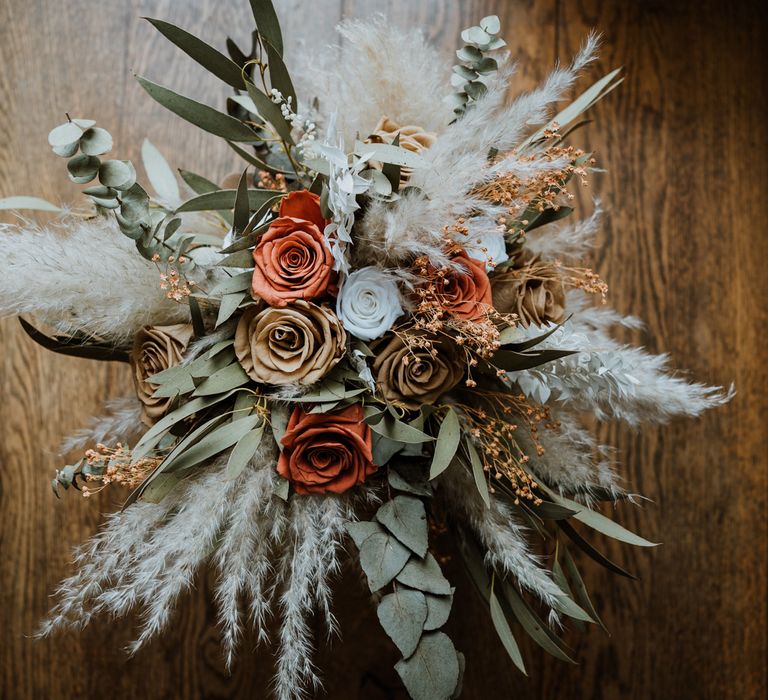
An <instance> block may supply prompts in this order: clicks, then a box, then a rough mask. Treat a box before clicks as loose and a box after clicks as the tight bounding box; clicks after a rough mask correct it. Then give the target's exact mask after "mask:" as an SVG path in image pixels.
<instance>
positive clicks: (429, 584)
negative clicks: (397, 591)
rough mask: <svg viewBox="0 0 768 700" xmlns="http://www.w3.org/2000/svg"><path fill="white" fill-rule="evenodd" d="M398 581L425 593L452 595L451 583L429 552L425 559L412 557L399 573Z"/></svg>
mask: <svg viewBox="0 0 768 700" xmlns="http://www.w3.org/2000/svg"><path fill="white" fill-rule="evenodd" d="M397 581H398V583H402V584H403V585H404V586H409V587H410V588H415V589H416V590H417V591H422V592H424V593H433V594H435V595H450V593H451V584H450V583H448V580H447V579H446V578H445V576H443V572H442V571H441V570H440V565H439V564H438V563H437V560H436V559H435V558H434V557H433V556H432V555H431V554H429V553H427V555H426V557H424V559H423V560H421V559H416V558H415V557H411V559H410V561H409V562H408V563H407V564H406V565H405V567H404V568H403V570H402V571H401V572H400V573H399V574H398V575H397Z"/></svg>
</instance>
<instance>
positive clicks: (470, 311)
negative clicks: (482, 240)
mask: <svg viewBox="0 0 768 700" xmlns="http://www.w3.org/2000/svg"><path fill="white" fill-rule="evenodd" d="M452 261H453V262H454V263H457V264H458V265H459V266H460V267H459V269H449V270H447V271H446V273H445V275H443V276H441V277H438V278H437V280H436V282H435V286H436V288H437V300H438V302H439V303H440V305H441V306H442V308H443V309H444V310H445V311H447V312H448V313H449V314H450V315H451V316H453V317H454V318H458V319H462V320H464V321H476V320H478V319H480V318H482V317H483V316H484V315H485V314H486V313H487V312H488V311H489V309H490V308H491V305H492V304H493V299H492V297H491V282H490V280H489V279H488V275H487V274H486V272H485V263H484V262H483V261H481V260H474V259H473V258H470V257H469V256H468V255H467V254H466V253H464V252H461V253H459V254H458V255H455V256H454V257H453V258H452Z"/></svg>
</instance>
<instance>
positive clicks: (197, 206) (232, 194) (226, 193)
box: [176, 189, 280, 213]
mask: <svg viewBox="0 0 768 700" xmlns="http://www.w3.org/2000/svg"><path fill="white" fill-rule="evenodd" d="M279 196H280V195H279V194H276V193H275V192H274V191H273V190H262V189H249V190H248V207H249V209H250V210H251V211H256V210H257V209H259V208H260V207H261V206H262V205H263V204H264V203H265V202H267V201H269V200H274V199H275V198H276V197H279ZM236 198H237V190H215V191H213V192H205V193H203V194H199V195H197V196H196V197H192V199H188V200H187V201H186V202H184V203H183V204H182V205H181V206H179V207H178V208H177V209H176V213H181V212H186V211H214V210H219V209H234V206H235V199H236Z"/></svg>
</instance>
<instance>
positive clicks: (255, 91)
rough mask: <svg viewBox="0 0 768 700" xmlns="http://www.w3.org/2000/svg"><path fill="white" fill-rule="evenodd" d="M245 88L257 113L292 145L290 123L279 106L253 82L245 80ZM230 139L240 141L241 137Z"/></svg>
mask: <svg viewBox="0 0 768 700" xmlns="http://www.w3.org/2000/svg"><path fill="white" fill-rule="evenodd" d="M245 87H246V89H247V90H248V95H249V96H250V98H251V99H252V100H253V104H254V106H255V107H256V112H257V113H258V115H259V116H260V117H261V118H262V119H263V120H264V121H266V122H269V123H270V124H271V125H272V126H273V127H274V129H275V131H276V132H277V133H278V135H279V136H280V138H281V139H282V140H283V141H284V142H285V143H286V144H287V145H288V146H293V138H292V137H291V125H290V124H289V123H288V122H287V121H286V120H285V117H284V116H283V113H282V112H281V111H280V107H279V106H278V105H277V104H275V103H274V102H272V100H271V99H270V98H269V97H267V96H266V95H265V94H264V93H263V92H262V91H261V90H259V88H257V87H256V86H255V85H254V84H253V83H251V82H246V84H245ZM229 140H230V141H242V140H243V139H229Z"/></svg>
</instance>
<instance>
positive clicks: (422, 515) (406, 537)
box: [376, 495, 428, 557]
mask: <svg viewBox="0 0 768 700" xmlns="http://www.w3.org/2000/svg"><path fill="white" fill-rule="evenodd" d="M376 520H378V521H379V522H380V523H381V524H382V525H383V526H384V527H385V528H387V530H389V532H391V533H392V534H393V535H394V536H395V537H397V539H398V540H399V541H400V542H402V543H403V544H404V545H405V546H406V547H408V548H409V549H410V550H412V551H413V552H415V553H416V554H417V555H418V556H419V557H423V556H424V555H425V554H426V553H427V545H428V527H427V513H426V510H425V509H424V504H423V503H422V502H421V500H420V499H418V498H416V497H415V496H405V495H400V496H395V497H394V498H393V499H392V500H391V501H387V502H386V503H384V505H382V506H381V508H379V510H378V511H377V512H376Z"/></svg>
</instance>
